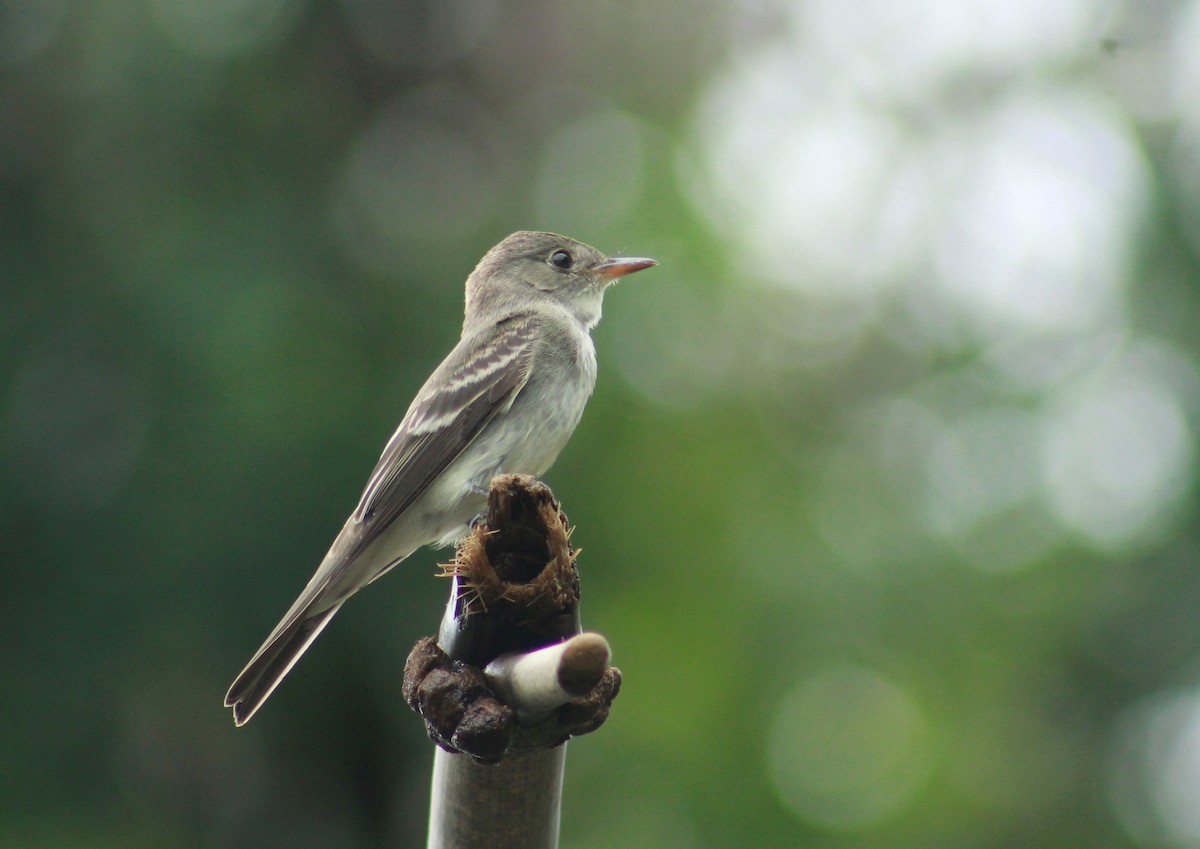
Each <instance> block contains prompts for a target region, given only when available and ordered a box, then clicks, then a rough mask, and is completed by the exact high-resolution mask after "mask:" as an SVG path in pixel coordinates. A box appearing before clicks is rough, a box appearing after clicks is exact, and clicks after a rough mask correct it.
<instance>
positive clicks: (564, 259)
mask: <svg viewBox="0 0 1200 849" xmlns="http://www.w3.org/2000/svg"><path fill="white" fill-rule="evenodd" d="M550 262H551V264H552V265H553V266H554V267H555V268H561V269H563V270H564V271H565V270H567V269H568V268H570V267H571V263H572V262H573V260H572V259H571V255H570V254H569V253H567V252H566V251H555V252H554V253H552V254H550Z"/></svg>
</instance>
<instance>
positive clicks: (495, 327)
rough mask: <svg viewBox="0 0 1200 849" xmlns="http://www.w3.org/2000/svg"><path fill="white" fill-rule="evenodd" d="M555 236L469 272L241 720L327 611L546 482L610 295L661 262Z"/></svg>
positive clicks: (248, 682)
mask: <svg viewBox="0 0 1200 849" xmlns="http://www.w3.org/2000/svg"><path fill="white" fill-rule="evenodd" d="M657 264H658V263H657V262H656V261H655V260H652V259H645V258H643V257H615V258H609V257H607V256H605V255H604V254H602V253H600V251H598V250H596V249H595V248H593V247H590V246H588V245H584V244H581V243H580V242H576V241H575V240H573V239H568V238H567V237H565V236H558V235H556V234H554V233H533V232H519V233H513V234H512V235H511V236H509V237H508V238H507V239H505V240H504V241H502V242H501V243H500V244H498V245H496V246H495V247H494V248H492V249H491V250H490V251H488V252H487V254H486V255H485V256H484V258H483V259H482V260H480V261H479V265H477V266H476V267H475V270H474V271H473V272H471V276H470V277H468V278H467V306H466V318H465V319H464V321H463V329H462V337H461V338H460V339H459V341H458V344H457V345H456V346H455V347H454V350H453V351H451V352H450V355H449V356H448V357H446V359H445V360H443V361H442V364H441V365H440V366H438V367H437V369H436V370H435V371H434V372H433V374H432V375H430V377H429V379H428V380H427V381H425V385H424V386H422V387H421V391H420V392H418V393H417V397H416V398H415V399H413V402H412V405H411V406H410V407H409V408H408V412H407V413H405V414H404V419H403V420H402V421H401V422H400V427H398V428H397V429H396V432H395V433H394V434H393V435H392V438H391V439H390V440H389V441H388V444H387V447H385V448H384V449H383V455H382V456H381V457H380V458H379V462H378V463H377V464H376V466H375V470H374V471H373V472H371V477H370V479H369V480H368V481H367V487H366V489H365V490H363V494H362V498H361V499H359V502H358V507H356V508H355V510H354V512H353V513H351V514H350V518H349V519H347V520H346V524H345V525H343V526H342V530H341V533H339V534H338V535H337V538H336V539H335V540H334V541H333V546H332V547H331V548H330V549H329V553H328V554H326V555H325V559H324V560H322V561H321V565H320V566H319V567H317V571H316V574H314V575H313V576H312V579H311V580H310V581H309V582H308V586H306V587H305V588H304V591H303V592H302V593H300V597H299V598H297V599H296V602H295V603H294V604H293V605H292V607H291V609H290V610H288V612H287V614H286V615H285V616H284V617H283V619H282V620H281V621H280V623H279V624H278V625H276V626H275V630H274V631H272V632H271V635H270V636H269V637H267V639H266V642H264V643H263V644H262V647H261V648H259V650H258V651H257V652H255V654H254V657H253V658H251V660H250V662H249V663H248V664H247V665H246V668H245V669H243V670H242V672H241V674H240V675H238V677H237V678H236V679H235V680H234V682H233V685H232V686H231V687H230V688H229V692H228V693H227V694H226V695H225V705H226V707H232V708H233V721H234V722H235V723H236V724H237V725H243V724H245V723H246V722H247V721H248V720H249V719H250V717H252V716H254V713H255V711H257V710H258V709H259V708H260V707H261V706H262V703H263V702H264V701H266V699H267V697H268V696H269V695H271V692H272V691H273V690H274V689H275V688H276V687H277V686H278V685H279V682H280V681H282V680H283V677H284V676H285V675H287V674H288V672H289V670H291V668H292V666H293V665H294V664H295V663H296V661H297V660H299V659H300V655H301V654H303V653H304V650H305V649H307V648H308V647H309V645H311V644H312V641H313V640H315V639H316V638H317V635H319V634H320V633H321V630H322V629H323V628H324V627H325V626H326V625H328V624H329V620H330V619H332V618H333V614H335V613H337V612H338V609H339V608H340V607H341V606H342V604H343V603H344V602H345V601H346V599H348V598H349V597H350V596H352V595H353V594H354V593H356V592H358V590H360V589H362V588H363V587H365V586H366V585H367V584H369V583H371V582H372V581H374V580H375V579H376V578H378V577H379V576H380V575H382V574H383V573H384V572H386V571H388V570H389V569H391V568H392V567H393V566H395V565H396V564H397V563H399V562H400V561H401V560H403V559H404V558H406V557H408V556H409V555H410V554H412V553H413V552H414V551H415V550H416V549H418V548H420V547H421V546H423V545H429V544H439V545H445V544H448V543H452V542H454V541H456V540H458V539H461V538H462V537H463V536H465V535H466V533H467V530H468V525H469V523H470V521H471V519H472V517H474V516H475V515H476V514H477V513H479V512H480V511H481V510H482V509H483V508H484V506H485V504H486V500H487V487H488V483H489V482H490V481H491V479H492V478H493V477H494V476H495V475H497V474H499V473H501V472H515V473H524V474H530V475H540V474H542V473H543V472H545V471H546V470H547V469H548V468H550V464H551V463H553V462H554V460H555V458H556V457H557V456H558V452H559V451H561V450H562V447H563V446H564V445H565V444H566V443H567V440H568V439H569V438H570V437H571V433H572V432H573V431H574V430H575V425H577V424H578V423H579V419H580V416H582V415H583V408H584V405H585V404H586V403H587V399H588V396H589V395H591V393H592V388H593V387H594V386H595V384H596V349H595V347H594V346H593V344H592V337H591V330H592V328H593V327H595V326H596V323H597V322H598V321H600V305H601V301H602V299H603V297H604V290H605V289H607V288H608V286H609V285H610V284H612V283H615V282H616V281H617V280H618V279H620V278H621V277H622V276H624V275H626V274H629V273H631V272H634V271H640V270H641V269H643V268H649V267H650V266H653V265H657Z"/></svg>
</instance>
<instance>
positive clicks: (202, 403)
mask: <svg viewBox="0 0 1200 849" xmlns="http://www.w3.org/2000/svg"><path fill="white" fill-rule="evenodd" d="M1101 6H1103V7H1104V9H1101V8H1100V7H1101ZM1110 7H1111V8H1110ZM1009 8H1015V9H1016V10H1017V11H1016V12H1015V13H1013V14H1011V15H1010V14H1007V13H1004V12H1003V10H1004V9H1009ZM906 9H907V7H906ZM839 10H840V11H839ZM846 10H849V11H846ZM964 10H965V11H964ZM1106 10H1107V11H1106ZM1198 10H1200V4H1197V3H1196V2H1189V3H1178V4H1146V5H1145V6H1142V5H1138V4H1116V6H1112V4H1108V5H1105V4H1100V3H1094V2H1089V0H1073V2H1070V3H1065V4H1060V5H1059V6H1056V7H1055V8H1054V9H1052V10H1046V9H1043V8H1042V7H1041V6H1037V7H1036V11H1035V6H1034V5H1031V4H1029V3H1016V4H1015V5H1014V4H1011V3H1009V4H1000V3H992V2H988V0H974V2H972V3H967V4H952V3H944V4H939V3H937V2H935V1H934V0H929V2H925V3H920V4H916V6H915V7H913V8H912V9H907V11H905V12H904V13H903V14H902V15H900V16H899V17H894V15H899V13H898V12H894V11H893V10H892V7H891V6H885V5H883V4H880V3H873V2H866V0H864V2H861V3H858V4H854V3H852V4H843V5H839V4H835V3H832V2H825V0H819V1H818V0H814V2H809V3H802V2H796V3H788V2H783V0H779V1H778V2H768V3H736V2H730V3H727V4H704V5H701V6H698V7H694V6H689V5H687V4H683V3H679V2H668V3H662V4H633V3H568V4H554V3H542V2H535V3H529V4H520V5H519V6H510V5H505V4H500V3H496V2H493V0H454V2H446V3H434V2H431V0H425V2H415V3H409V2H382V0H339V2H329V3H316V2H288V0H222V2H218V3H187V2H184V0H145V2H142V3H135V4H115V3H107V4H106V3H100V2H84V3H76V4H69V3H67V2H65V0H26V2H17V0H3V2H0V434H3V440H2V441H0V474H2V476H3V477H2V479H3V486H2V487H0V508H2V509H0V546H2V547H0V550H2V551H3V552H4V553H5V555H6V560H7V568H6V569H5V572H4V574H5V581H4V593H3V610H4V615H3V617H0V630H2V632H3V646H4V654H3V657H4V660H3V663H2V664H0V693H2V694H3V698H4V701H5V704H6V705H7V706H8V709H7V711H6V712H5V713H6V716H7V717H8V718H7V720H6V721H5V722H4V725H3V731H2V732H0V765H2V766H3V769H2V770H0V800H2V801H0V845H4V846H14V847H17V846H19V847H59V846H89V847H103V846H113V847H118V846H119V847H122V849H127V847H138V846H146V847H200V846H257V847H274V846H278V847H289V849H296V847H309V846H312V847H316V846H331V845H338V846H347V847H349V846H364V847H366V846H371V847H384V846H415V845H421V844H422V842H423V839H424V838H423V835H424V826H425V814H426V805H427V795H428V790H427V782H428V774H429V768H430V764H431V749H430V744H429V743H428V741H427V740H425V739H424V736H423V734H422V729H421V723H420V722H419V720H418V719H417V718H416V717H415V716H412V715H410V714H409V712H408V710H407V708H406V707H404V705H403V702H402V699H401V698H400V673H401V670H402V667H403V661H404V658H405V656H406V654H407V651H408V649H409V647H410V646H411V644H412V642H413V641H414V640H415V639H416V638H417V637H419V636H421V635H424V634H427V633H430V632H432V631H433V630H434V629H435V628H436V624H437V621H438V619H439V617H440V612H441V605H442V603H443V595H444V593H445V591H446V587H445V585H444V584H443V583H442V582H440V581H437V580H435V579H434V578H433V573H434V572H435V563H436V561H437V560H438V559H439V558H444V557H445V556H446V554H445V553H444V552H443V553H440V554H439V553H435V552H426V553H424V554H419V555H417V556H415V557H413V558H412V560H410V561H409V562H408V563H406V564H405V566H404V568H403V569H400V570H397V573H396V574H394V575H392V576H390V577H388V578H387V579H386V580H384V581H382V582H381V583H380V584H379V585H377V588H375V589H373V590H372V591H371V592H369V593H365V594H363V596H362V597H361V598H360V599H357V600H356V601H355V602H354V603H353V604H352V605H351V606H350V609H349V610H348V612H347V613H345V614H344V615H343V616H342V617H339V620H338V621H337V623H336V625H335V626H333V627H332V628H331V629H330V630H329V632H328V633H327V634H326V635H325V636H324V637H323V638H322V639H321V640H320V641H319V643H318V644H317V645H316V646H315V647H314V649H313V650H312V651H311V652H310V653H309V654H308V655H307V656H306V658H305V660H304V662H303V663H302V664H300V665H299V666H298V667H297V669H296V670H295V672H294V673H293V674H292V675H291V676H290V678H289V679H288V681H287V682H286V684H285V685H284V686H283V687H282V688H281V689H280V690H279V692H278V693H277V694H276V695H275V696H274V697H273V699H272V701H271V702H270V704H269V705H268V706H267V707H266V709H265V710H264V711H263V712H262V714H260V715H259V717H257V718H256V719H255V721H254V722H253V723H252V724H250V725H249V726H248V727H246V728H245V729H241V730H235V729H234V727H233V724H232V722H231V720H230V717H229V715H228V712H227V711H225V710H224V709H223V708H221V696H222V695H223V693H224V691H225V688H226V686H227V685H228V683H229V680H230V679H231V677H232V676H233V675H234V674H235V673H236V672H237V671H238V669H240V668H241V665H242V663H243V662H244V661H245V660H246V658H247V657H248V655H249V653H250V652H251V651H252V650H253V648H254V647H255V646H257V645H258V643H259V641H260V640H261V638H262V637H263V635H264V634H265V633H266V632H267V630H268V629H269V628H270V627H271V626H272V625H273V624H274V622H275V621H276V619H277V617H278V616H279V615H280V614H281V613H282V612H283V610H284V609H285V608H286V606H287V604H288V603H289V602H290V601H291V599H292V598H293V597H294V595H295V594H296V593H297V592H298V590H299V589H300V587H301V586H302V585H303V583H304V581H306V580H307V579H308V576H309V575H310V573H311V570H312V569H313V568H314V566H315V565H316V563H317V562H318V561H319V559H320V557H321V555H322V554H323V552H324V551H325V547H326V546H327V545H328V543H329V541H330V540H331V539H332V537H333V535H334V534H335V533H336V531H337V529H338V528H339V527H340V523H341V522H342V520H343V518H344V516H345V515H346V513H347V512H348V511H349V510H350V509H351V508H352V506H353V504H354V503H355V500H356V498H357V496H358V493H359V489H360V487H361V486H362V484H363V482H364V481H365V477H366V474H367V473H368V471H369V470H370V468H371V466H372V464H373V462H374V460H375V459H376V457H377V455H378V451H379V450H380V449H381V448H382V445H383V443H384V441H385V440H386V438H387V436H388V435H389V434H390V432H391V429H392V428H393V427H394V425H395V423H396V421H397V420H398V418H399V416H400V415H401V414H402V412H403V411H404V409H405V408H406V406H407V404H408V401H409V399H410V397H411V395H412V393H413V392H415V390H416V389H417V387H418V386H419V385H420V383H421V382H422V381H423V379H424V377H425V376H426V375H427V373H428V372H429V370H430V369H431V368H432V367H433V366H435V365H436V363H437V362H438V361H439V360H440V359H441V357H442V356H443V355H444V353H445V352H446V351H447V350H449V348H450V347H451V346H452V344H453V343H454V341H455V338H456V336H457V330H458V326H459V322H460V321H461V300H462V281H463V280H464V279H465V277H466V275H467V273H468V272H469V271H470V269H471V267H472V264H473V263H474V262H475V260H476V259H477V258H478V257H479V256H481V255H482V254H483V252H484V251H485V250H486V249H487V248H488V247H490V246H491V245H492V244H493V243H495V242H496V241H498V240H499V239H500V238H502V237H503V236H504V235H506V234H507V233H508V232H510V231H513V230H517V229H523V228H539V229H551V230H558V231H562V232H566V233H568V234H569V235H571V236H574V237H577V238H579V239H582V240H584V241H587V242H590V243H592V244H595V245H597V246H598V247H601V248H602V249H604V250H607V251H611V252H613V253H617V252H622V251H623V252H627V253H634V254H645V255H651V256H656V257H658V258H659V259H660V260H661V261H662V265H661V266H660V267H659V268H658V269H655V270H654V271H653V272H649V273H647V274H645V275H638V276H637V277H636V278H633V279H631V280H630V281H628V282H627V283H625V284H622V285H621V286H620V287H618V288H617V290H616V291H614V292H612V293H611V294H610V295H609V297H608V303H607V316H606V319H605V321H604V322H603V323H602V324H601V325H600V327H599V328H598V329H597V332H596V338H597V346H598V349H599V355H600V361H601V378H600V383H599V386H598V389H597V392H596V396H595V397H594V399H593V400H592V403H591V405H590V407H589V410H588V412H587V415H586V416H585V418H584V421H583V424H582V425H581V426H580V429H579V431H578V432H577V433H576V436H575V438H574V439H573V441H572V443H571V444H570V446H569V447H568V449H567V450H566V451H565V452H564V455H563V457H562V458H561V459H560V461H559V463H558V465H557V466H556V467H555V468H554V469H553V470H552V471H551V473H550V474H549V475H548V476H547V479H548V483H549V484H550V485H551V486H552V487H553V488H554V490H555V492H556V494H557V495H558V497H559V498H560V499H561V500H562V502H563V504H564V507H565V509H566V510H567V512H568V515H569V516H570V517H571V519H572V520H573V521H574V522H575V523H576V524H577V526H578V531H577V533H576V536H575V540H576V542H577V543H578V544H580V545H582V547H583V548H584V550H585V553H584V554H583V556H582V559H581V568H582V572H583V578H584V591H585V597H584V613H585V624H586V625H587V626H588V627H590V628H593V629H596V630H599V631H601V632H603V633H604V634H605V635H606V636H607V637H608V638H609V639H610V641H611V642H612V643H613V645H614V648H615V651H616V662H617V664H618V665H619V666H620V667H621V668H622V669H623V671H624V673H625V682H626V686H625V690H624V691H623V692H622V695H621V698H620V699H619V701H618V703H617V705H616V707H615V710H614V713H613V715H612V718H611V720H610V721H609V723H608V724H607V725H606V726H605V727H604V728H603V729H602V730H601V731H600V732H598V733H597V734H595V735H594V736H592V737H589V738H585V739H582V740H580V741H577V742H576V743H574V744H572V747H571V752H570V757H569V759H568V764H569V766H568V778H567V787H566V798H565V810H564V827H563V845H564V847H576V849H585V847H586V848H589V849H590V847H610V846H621V847H628V849H633V847H656V849H659V848H660V847H714V849H715V847H729V846H755V847H795V846H812V847H846V849H849V847H856V849H858V848H859V847H889V849H895V847H914V849H916V847H921V848H922V849H927V847H932V846H945V847H1001V846H1003V847H1009V846H1025V847H1035V846H1037V847H1048V849H1049V847H1053V848H1054V849H1057V848H1058V847H1061V846H1076V845H1088V846H1096V847H1119V846H1134V845H1139V846H1159V845H1169V846H1185V845H1195V844H1196V843H1197V841H1200V817H1197V816H1196V814H1195V811H1196V810H1200V792H1198V791H1197V789H1196V788H1197V787H1200V676H1198V670H1200V664H1198V662H1197V661H1198V658H1200V621H1198V618H1197V616H1196V610H1197V609H1198V607H1200V571H1198V570H1197V569H1196V559H1197V549H1198V543H1200V523H1197V521H1196V457H1195V454H1196V432H1197V415H1198V413H1200V378H1198V377H1197V375H1198V374H1200V369H1198V365H1197V363H1198V359H1197V358H1198V356H1200V335H1198V334H1197V332H1196V328H1197V327H1198V326H1200V324H1198V323H1197V322H1198V320H1200V289H1198V286H1197V281H1200V270H1198V268H1197V247H1198V246H1200V224H1198V223H1197V222H1198V221H1200V214H1198V210H1200V182H1198V181H1196V180H1195V179H1194V175H1195V174H1196V173H1200V154H1198V153H1197V151H1198V150H1200V131H1198V129H1197V128H1200V111H1198V110H1197V107H1196V104H1195V102H1194V91H1195V88H1194V86H1191V85H1190V83H1191V82H1196V83H1198V84H1200V65H1198V64H1197V63H1196V62H1195V60H1194V59H1193V58H1192V57H1193V55H1194V54H1195V51H1194V50H1193V49H1190V48H1188V45H1189V44H1191V45H1192V47H1194V43H1192V42H1189V41H1188V39H1189V38H1191V37H1192V36H1193V35H1200V11H1198ZM1023 15H1024V16H1025V17H1022V16H1023ZM1188 92H1192V97H1191V98H1189V97H1188V96H1187V93H1188Z"/></svg>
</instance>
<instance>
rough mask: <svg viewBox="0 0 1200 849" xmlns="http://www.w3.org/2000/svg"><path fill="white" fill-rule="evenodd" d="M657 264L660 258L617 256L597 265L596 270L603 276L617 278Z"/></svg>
mask: <svg viewBox="0 0 1200 849" xmlns="http://www.w3.org/2000/svg"><path fill="white" fill-rule="evenodd" d="M655 265H658V260H656V259H648V258H647V257H644V256H615V257H613V258H612V259H606V260H605V261H604V262H602V263H600V264H599V265H597V266H596V268H595V272H596V273H597V274H599V275H600V276H601V277H606V278H608V279H610V280H616V279H617V278H619V277H624V276H625V275H626V274H633V272H635V271H641V270H642V269H643V268H650V267H652V266H655Z"/></svg>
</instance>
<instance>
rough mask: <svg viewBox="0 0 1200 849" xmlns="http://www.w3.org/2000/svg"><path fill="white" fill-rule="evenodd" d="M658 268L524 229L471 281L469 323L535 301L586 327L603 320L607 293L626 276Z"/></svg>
mask: <svg viewBox="0 0 1200 849" xmlns="http://www.w3.org/2000/svg"><path fill="white" fill-rule="evenodd" d="M653 265H658V263H657V262H656V261H655V260H652V259H647V258H645V257H609V256H606V255H605V254H603V253H601V252H600V251H598V250H596V249H595V248H593V247H592V246H591V245H585V244H583V243H582V242H577V241H575V240H574V239H570V238H568V237H566V236H560V235H558V234H556V233H538V232H532V231H528V230H522V231H520V232H517V233H513V234H512V235H511V236H509V237H508V238H506V239H504V241H502V242H500V243H499V244H498V245H496V246H495V247H494V248H492V249H491V250H490V251H488V252H487V254H486V255H485V256H484V257H483V259H481V260H480V261H479V265H478V266H476V268H475V270H474V271H473V272H471V276H470V277H469V278H468V279H467V319H468V321H470V319H471V318H472V316H473V315H478V314H480V313H483V312H485V311H487V312H495V313H497V315H499V314H502V313H504V312H506V311H511V310H514V309H519V308H520V307H521V306H522V305H523V304H527V303H528V302H529V300H530V299H531V298H533V299H538V300H543V299H544V300H550V301H552V302H554V303H557V304H558V305H560V306H562V307H563V308H565V309H566V310H567V311H568V312H570V313H571V314H572V315H573V316H575V317H576V318H577V319H578V320H579V321H580V322H581V323H582V324H583V325H584V326H585V327H587V328H589V329H590V328H592V327H594V326H595V325H596V322H598V321H599V320H600V305H601V301H602V300H603V297H604V290H605V289H607V288H608V287H609V285H611V284H613V283H615V282H617V281H618V280H619V279H621V278H622V277H624V276H625V275H626V274H631V273H633V272H634V271H641V270H642V269H643V268H649V267H651V266H653Z"/></svg>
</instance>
